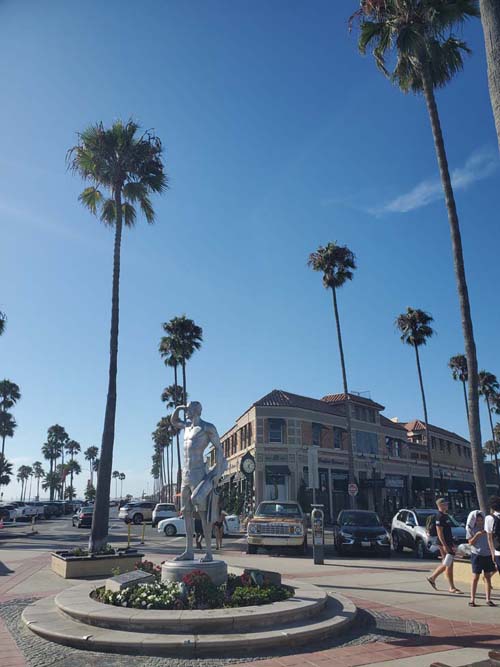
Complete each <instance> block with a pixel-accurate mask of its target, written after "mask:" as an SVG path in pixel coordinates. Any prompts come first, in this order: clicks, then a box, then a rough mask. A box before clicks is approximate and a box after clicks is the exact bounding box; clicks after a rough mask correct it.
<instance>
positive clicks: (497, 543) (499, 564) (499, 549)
mask: <svg viewBox="0 0 500 667" xmlns="http://www.w3.org/2000/svg"><path fill="white" fill-rule="evenodd" d="M490 512H491V514H489V515H488V516H487V517H486V519H485V520H484V529H485V530H486V534H487V535H488V546H489V547H490V558H491V560H492V561H493V563H494V564H495V570H497V571H498V572H500V497H499V496H492V497H491V498H490Z"/></svg>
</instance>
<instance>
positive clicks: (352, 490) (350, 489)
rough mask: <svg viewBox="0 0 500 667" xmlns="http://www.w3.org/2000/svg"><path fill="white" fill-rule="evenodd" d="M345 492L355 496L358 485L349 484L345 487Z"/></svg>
mask: <svg viewBox="0 0 500 667" xmlns="http://www.w3.org/2000/svg"><path fill="white" fill-rule="evenodd" d="M347 492H348V494H349V495H350V496H357V495H358V485H357V484H349V486H348V487H347Z"/></svg>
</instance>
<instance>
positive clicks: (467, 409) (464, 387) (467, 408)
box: [462, 380, 469, 421]
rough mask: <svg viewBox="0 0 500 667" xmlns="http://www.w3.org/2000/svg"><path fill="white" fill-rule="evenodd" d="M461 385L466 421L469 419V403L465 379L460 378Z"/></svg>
mask: <svg viewBox="0 0 500 667" xmlns="http://www.w3.org/2000/svg"><path fill="white" fill-rule="evenodd" d="M462 387H463V389H464V401H465V412H466V414H467V421H469V404H468V403H467V386H466V384H465V380H462Z"/></svg>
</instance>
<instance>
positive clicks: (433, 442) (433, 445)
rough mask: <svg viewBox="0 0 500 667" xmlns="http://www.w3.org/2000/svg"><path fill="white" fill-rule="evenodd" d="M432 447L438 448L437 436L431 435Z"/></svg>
mask: <svg viewBox="0 0 500 667" xmlns="http://www.w3.org/2000/svg"><path fill="white" fill-rule="evenodd" d="M431 448H432V449H436V438H435V437H434V436H432V437H431Z"/></svg>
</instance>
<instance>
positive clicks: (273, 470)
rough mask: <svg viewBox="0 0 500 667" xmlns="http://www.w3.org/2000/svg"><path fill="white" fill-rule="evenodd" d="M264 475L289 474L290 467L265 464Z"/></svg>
mask: <svg viewBox="0 0 500 667" xmlns="http://www.w3.org/2000/svg"><path fill="white" fill-rule="evenodd" d="M266 475H290V468H289V467H288V466H284V465H281V466H280V465H269V466H266Z"/></svg>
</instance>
